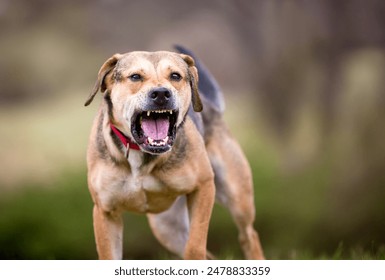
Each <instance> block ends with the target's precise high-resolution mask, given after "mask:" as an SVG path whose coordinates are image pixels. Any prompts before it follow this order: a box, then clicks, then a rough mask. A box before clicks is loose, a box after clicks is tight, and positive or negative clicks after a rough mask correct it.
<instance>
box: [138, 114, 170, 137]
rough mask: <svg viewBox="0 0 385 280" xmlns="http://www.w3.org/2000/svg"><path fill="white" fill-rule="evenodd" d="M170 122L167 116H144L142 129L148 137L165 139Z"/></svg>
mask: <svg viewBox="0 0 385 280" xmlns="http://www.w3.org/2000/svg"><path fill="white" fill-rule="evenodd" d="M169 127H170V122H169V120H168V118H167V117H166V116H159V117H157V118H149V117H147V116H143V118H142V129H143V132H144V134H145V135H146V136H147V137H151V138H152V139H154V140H163V139H164V138H166V137H167V134H168V129H169Z"/></svg>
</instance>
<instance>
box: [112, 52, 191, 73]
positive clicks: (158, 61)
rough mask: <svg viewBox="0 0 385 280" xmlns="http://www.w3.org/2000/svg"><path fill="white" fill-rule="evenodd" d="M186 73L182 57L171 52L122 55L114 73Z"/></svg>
mask: <svg viewBox="0 0 385 280" xmlns="http://www.w3.org/2000/svg"><path fill="white" fill-rule="evenodd" d="M166 69H171V70H180V71H187V65H186V63H185V62H184V60H183V59H182V57H181V56H180V55H179V54H177V53H172V52H166V51H161V52H130V53H126V54H124V55H123V57H122V58H121V59H120V60H119V61H118V63H117V65H116V71H118V72H125V71H145V72H148V71H152V70H155V71H159V70H166Z"/></svg>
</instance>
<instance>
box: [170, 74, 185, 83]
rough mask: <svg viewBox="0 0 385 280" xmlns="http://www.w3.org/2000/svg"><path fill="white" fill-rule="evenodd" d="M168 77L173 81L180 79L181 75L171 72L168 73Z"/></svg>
mask: <svg viewBox="0 0 385 280" xmlns="http://www.w3.org/2000/svg"><path fill="white" fill-rule="evenodd" d="M170 79H171V80H173V81H180V80H181V79H182V76H181V75H180V74H179V73H176V72H173V73H171V75H170Z"/></svg>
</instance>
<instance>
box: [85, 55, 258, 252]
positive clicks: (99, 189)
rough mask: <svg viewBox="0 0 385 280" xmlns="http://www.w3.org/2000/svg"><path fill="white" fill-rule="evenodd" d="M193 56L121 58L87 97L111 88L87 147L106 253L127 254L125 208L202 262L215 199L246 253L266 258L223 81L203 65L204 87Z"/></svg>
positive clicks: (99, 236)
mask: <svg viewBox="0 0 385 280" xmlns="http://www.w3.org/2000/svg"><path fill="white" fill-rule="evenodd" d="M179 51H181V52H184V53H189V52H188V50H186V49H183V48H182V47H179ZM189 54H190V55H187V54H178V53H172V52H164V51H162V52H153V53H151V52H131V53H126V54H115V55H114V56H112V57H111V58H109V59H108V60H107V61H106V62H105V63H104V64H103V65H102V67H101V68H100V71H99V74H98V79H97V82H96V85H95V88H94V90H93V92H92V93H91V95H90V96H89V98H88V100H87V101H86V103H85V105H86V106H87V105H89V104H90V103H91V101H92V100H93V98H94V96H95V95H96V93H97V92H98V91H99V90H101V91H102V92H103V93H104V101H103V102H102V104H101V106H100V109H99V112H98V114H97V116H96V118H95V121H94V124H93V127H92V131H91V136H90V141H89V148H88V153H87V165H88V186H89V190H90V192H91V195H92V199H93V201H94V210H93V219H94V231H95V239H96V245H97V251H98V255H99V258H100V259H121V258H122V240H123V237H122V235H123V221H122V212H123V211H133V212H137V213H145V214H147V217H148V219H149V222H150V226H151V229H152V231H153V233H154V235H155V236H156V237H157V239H158V240H159V241H160V243H161V244H163V245H164V246H165V247H166V248H167V249H169V250H170V251H171V252H173V253H175V254H177V255H179V256H181V257H184V258H185V259H205V258H206V257H207V256H208V253H207V251H206V243H207V232H208V227H209V221H210V216H211V212H212V208H213V204H214V200H215V198H216V199H217V201H219V202H220V203H222V204H223V205H225V206H226V207H227V208H228V209H229V210H230V212H231V214H232V216H233V218H234V220H235V223H236V225H237V227H238V229H239V239H240V243H241V246H242V249H243V251H244V253H245V256H246V257H247V258H249V259H262V258H263V252H262V248H261V245H260V242H259V239H258V235H257V233H256V231H255V230H254V229H253V221H254V202H253V187H252V178H251V172H250V168H249V165H248V163H247V161H246V159H245V157H244V155H243V153H242V151H241V149H240V147H239V145H238V144H237V142H236V141H235V140H234V139H233V138H232V137H231V136H230V135H229V132H228V130H227V128H226V126H225V125H224V123H223V120H222V117H221V115H222V112H223V107H224V106H223V97H222V95H221V93H220V91H219V90H218V86H217V84H216V82H215V81H214V80H213V79H212V77H211V75H210V74H209V73H208V71H207V70H206V69H205V68H204V67H203V66H202V65H201V64H200V62H198V61H197V66H198V70H199V74H200V79H201V81H200V82H199V90H200V91H201V96H200V94H199V93H198V71H197V67H195V63H194V59H193V58H192V57H191V55H192V54H191V53H189ZM202 108H204V110H203V112H202V113H198V112H200V111H202ZM215 187H216V189H215Z"/></svg>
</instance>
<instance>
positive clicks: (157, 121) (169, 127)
mask: <svg viewBox="0 0 385 280" xmlns="http://www.w3.org/2000/svg"><path fill="white" fill-rule="evenodd" d="M178 114H179V110H177V108H176V106H175V100H174V97H173V95H172V93H171V92H170V91H169V90H168V89H167V88H163V87H160V88H155V89H153V90H151V91H150V92H149V93H148V95H147V101H146V105H145V107H144V108H143V110H139V111H136V112H135V113H134V115H133V117H132V123H131V134H132V136H133V137H134V140H135V142H136V143H137V144H138V145H139V146H140V147H141V148H142V150H143V151H145V152H148V153H151V154H160V153H164V152H167V151H169V150H171V148H172V145H173V144H174V141H175V137H176V122H177V119H178Z"/></svg>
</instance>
